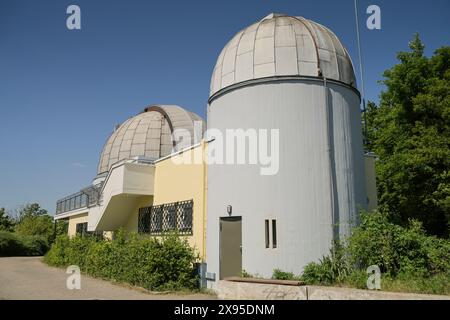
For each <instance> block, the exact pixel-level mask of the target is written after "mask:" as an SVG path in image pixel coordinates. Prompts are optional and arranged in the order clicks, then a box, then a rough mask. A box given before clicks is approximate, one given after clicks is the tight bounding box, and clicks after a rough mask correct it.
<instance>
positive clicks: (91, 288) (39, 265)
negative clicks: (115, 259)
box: [0, 257, 215, 300]
mask: <svg viewBox="0 0 450 320" xmlns="http://www.w3.org/2000/svg"><path fill="white" fill-rule="evenodd" d="M68 276H69V274H66V272H65V270H64V269H58V268H53V267H49V266H47V265H46V264H44V263H43V262H42V258H41V257H9V258H0V299H24V300H29V299H38V300H47V299H51V300H58V299H77V300H80V299H81V300H87V299H108V300H109V299H111V300H118V299H127V300H164V299H167V300H177V299H196V300H197V299H198V300H206V299H215V296H213V295H205V294H189V295H187V294H186V295H185V294H151V293H147V292H144V291H143V290H139V289H134V288H128V287H126V286H124V285H117V284H112V283H111V282H109V281H103V280H99V279H94V278H91V277H88V276H85V275H81V289H80V290H69V289H67V287H66V280H67V277H68Z"/></svg>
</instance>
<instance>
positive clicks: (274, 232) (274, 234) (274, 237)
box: [264, 219, 277, 249]
mask: <svg viewBox="0 0 450 320" xmlns="http://www.w3.org/2000/svg"><path fill="white" fill-rule="evenodd" d="M264 222H265V223H264V231H265V238H266V249H269V248H270V220H269V219H266V220H265V221H264ZM276 247H277V220H275V219H272V248H273V249H275V248H276Z"/></svg>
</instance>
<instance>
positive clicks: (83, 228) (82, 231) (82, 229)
mask: <svg viewBox="0 0 450 320" xmlns="http://www.w3.org/2000/svg"><path fill="white" fill-rule="evenodd" d="M87 225H88V224H87V222H84V223H77V226H76V232H77V234H78V235H81V236H84V235H86V234H87Z"/></svg>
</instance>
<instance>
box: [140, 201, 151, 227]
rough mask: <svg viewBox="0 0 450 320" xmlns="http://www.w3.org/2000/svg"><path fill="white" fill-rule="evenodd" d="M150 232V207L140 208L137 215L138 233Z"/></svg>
mask: <svg viewBox="0 0 450 320" xmlns="http://www.w3.org/2000/svg"><path fill="white" fill-rule="evenodd" d="M149 232H150V207H146V208H140V209H139V216H138V233H149Z"/></svg>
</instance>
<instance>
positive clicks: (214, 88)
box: [210, 14, 356, 96]
mask: <svg viewBox="0 0 450 320" xmlns="http://www.w3.org/2000/svg"><path fill="white" fill-rule="evenodd" d="M275 76H312V77H326V78H329V79H332V80H337V81H341V82H343V83H345V84H348V85H350V86H352V87H356V80H355V74H354V69H353V64H352V61H351V59H350V56H349V54H348V52H347V50H346V49H345V48H344V46H343V45H342V43H341V42H340V41H339V39H338V38H337V37H336V35H335V34H334V33H333V32H332V31H330V30H329V29H328V28H326V27H324V26H322V25H320V24H318V23H316V22H313V21H311V20H307V19H305V18H302V17H293V16H287V15H281V14H270V15H268V16H267V17H265V18H263V19H262V20H261V21H259V22H257V23H254V24H252V25H251V26H249V27H247V28H245V29H243V30H241V31H240V32H238V33H237V34H236V35H235V36H234V37H233V38H232V39H231V41H230V42H228V44H227V45H226V46H225V47H224V48H223V50H222V52H221V53H220V55H219V58H218V59H217V63H216V66H215V68H214V71H213V74H212V78H211V88H210V96H212V95H214V94H215V93H216V92H218V91H220V90H222V89H224V88H226V87H229V86H231V85H234V84H237V83H240V82H244V81H248V80H255V79H261V78H266V77H275Z"/></svg>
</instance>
